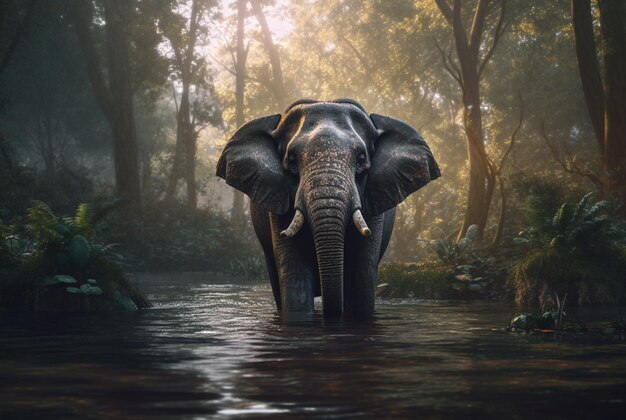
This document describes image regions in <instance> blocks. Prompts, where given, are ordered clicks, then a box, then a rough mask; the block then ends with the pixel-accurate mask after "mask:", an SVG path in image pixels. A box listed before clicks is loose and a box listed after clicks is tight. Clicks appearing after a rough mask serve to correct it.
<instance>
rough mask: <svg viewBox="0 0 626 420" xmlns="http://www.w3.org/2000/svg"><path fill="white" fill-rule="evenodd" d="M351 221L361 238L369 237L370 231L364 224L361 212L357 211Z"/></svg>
mask: <svg viewBox="0 0 626 420" xmlns="http://www.w3.org/2000/svg"><path fill="white" fill-rule="evenodd" d="M352 220H353V221H354V225H355V226H356V228H357V229H358V230H359V232H361V235H363V236H366V237H367V236H370V235H371V234H372V231H371V230H370V228H368V227H367V223H365V219H363V215H362V214H361V210H359V209H357V210H356V211H355V212H354V214H353V215H352Z"/></svg>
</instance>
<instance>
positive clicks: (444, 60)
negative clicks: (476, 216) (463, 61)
mask: <svg viewBox="0 0 626 420" xmlns="http://www.w3.org/2000/svg"><path fill="white" fill-rule="evenodd" d="M435 46H436V47H437V49H438V50H439V52H440V53H441V62H442V63H443V66H444V67H445V69H446V70H447V71H448V73H450V75H451V76H452V77H453V78H454V80H456V81H457V83H458V84H459V86H461V89H463V80H462V78H461V73H460V72H458V69H457V68H456V67H455V66H454V64H452V62H451V60H450V56H448V58H446V53H445V51H444V50H443V48H441V46H440V45H439V42H435ZM448 61H450V65H448Z"/></svg>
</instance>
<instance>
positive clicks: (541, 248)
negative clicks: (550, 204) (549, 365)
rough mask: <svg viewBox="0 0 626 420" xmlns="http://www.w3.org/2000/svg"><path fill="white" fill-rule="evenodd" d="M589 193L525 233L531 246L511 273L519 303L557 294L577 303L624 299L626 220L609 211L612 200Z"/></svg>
mask: <svg viewBox="0 0 626 420" xmlns="http://www.w3.org/2000/svg"><path fill="white" fill-rule="evenodd" d="M591 197H592V194H591V193H589V194H586V195H585V196H584V197H583V198H582V199H581V200H579V202H578V203H577V204H576V205H575V206H572V205H570V204H568V203H563V204H562V205H561V206H560V207H559V209H558V210H557V211H556V213H555V214H554V216H553V217H552V218H551V223H550V224H549V225H544V224H541V225H536V226H531V228H530V229H529V230H528V231H527V232H531V234H532V238H531V240H530V241H528V243H529V244H531V248H530V250H529V252H528V254H527V256H526V257H525V258H524V260H523V261H521V262H520V263H518V264H517V265H515V266H514V267H513V269H512V271H511V275H510V277H509V281H510V284H511V285H512V287H513V289H514V291H515V297H516V300H517V301H520V302H531V303H537V302H539V303H542V304H543V303H544V302H545V301H546V299H549V298H550V296H551V295H552V294H553V293H558V294H559V295H565V294H567V295H569V296H570V297H571V299H574V300H575V301H579V302H582V301H589V302H595V301H605V302H619V301H620V300H621V299H623V298H624V292H625V290H624V285H625V283H626V277H625V275H624V273H626V247H624V239H625V238H626V224H625V222H624V221H623V220H620V219H617V218H614V217H611V216H610V215H608V214H606V211H607V210H609V209H610V203H609V202H608V201H605V200H601V201H598V202H596V203H593V204H592V202H591Z"/></svg>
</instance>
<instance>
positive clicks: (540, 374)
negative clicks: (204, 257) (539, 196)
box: [0, 274, 626, 419]
mask: <svg viewBox="0 0 626 420" xmlns="http://www.w3.org/2000/svg"><path fill="white" fill-rule="evenodd" d="M136 278H137V281H138V283H139V284H140V285H141V287H142V289H143V290H144V291H145V292H146V293H147V294H148V296H149V298H150V299H151V300H152V301H153V302H154V303H155V307H154V308H153V309H150V310H146V311H142V312H140V313H116V314H91V315H86V316H85V315H54V316H53V315H45V314H38V315H32V314H31V315H28V314H22V315H0V418H7V419H9V418H42V417H43V418H59V417H61V418H71V417H80V418H84V417H92V418H111V417H125V418H159V417H161V418H172V417H181V418H206V417H217V418H244V417H252V418H258V417H267V418H276V417H278V418H281V417H282V418H302V417H309V418H355V417H363V418H370V417H375V418H385V417H408V416H411V417H415V416H421V417H425V418H441V417H447V418H467V417H472V418H473V417H480V418H503V417H507V418H573V417H576V418H611V417H621V416H623V415H624V414H623V413H624V412H625V411H624V410H625V409H626V403H625V398H626V344H625V341H624V340H623V338H620V337H615V336H609V335H603V334H583V335H576V334H566V335H563V336H556V335H552V336H541V337H540V336H537V335H525V334H513V333H506V332H504V331H502V330H501V328H500V327H502V326H503V325H505V324H506V322H507V320H508V319H509V317H510V314H511V313H512V312H515V311H516V308H515V307H513V306H512V305H508V304H502V303H487V302H470V303H467V302H462V303H459V302H456V303H454V302H426V301H417V300H406V301H401V300H384V301H381V302H379V303H378V305H377V317H376V319H375V320H373V321H370V322H354V321H325V320H323V319H322V318H321V316H320V314H319V313H316V315H315V316H313V317H312V318H309V319H300V320H298V319H295V320H283V319H281V318H280V317H278V316H277V315H276V313H275V311H274V309H273V301H272V297H271V292H270V290H269V285H267V284H265V283H246V282H234V280H233V279H224V278H221V279H220V278H215V277H212V276H210V275H208V274H171V275H137V276H136ZM609 310H610V308H591V309H586V310H584V312H585V313H583V314H582V315H583V316H585V317H586V318H588V319H593V318H602V317H609V316H611V314H610V312H609V313H607V311H609Z"/></svg>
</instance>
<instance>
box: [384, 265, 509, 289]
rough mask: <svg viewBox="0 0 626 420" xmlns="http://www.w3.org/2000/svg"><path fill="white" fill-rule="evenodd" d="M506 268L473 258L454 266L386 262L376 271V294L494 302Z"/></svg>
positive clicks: (500, 287)
mask: <svg viewBox="0 0 626 420" xmlns="http://www.w3.org/2000/svg"><path fill="white" fill-rule="evenodd" d="M506 275H507V269H506V268H503V267H501V266H500V265H499V264H497V263H496V261H495V260H494V259H480V258H477V259H474V260H471V261H466V263H464V264H460V265H456V264H450V263H448V262H444V261H441V260H435V259H428V260H425V261H422V262H419V263H410V264H402V263H390V264H385V265H383V266H382V267H381V268H380V271H379V274H378V282H379V285H378V295H379V297H389V298H417V299H497V298H501V297H502V295H503V290H502V285H503V283H504V278H505V277H506Z"/></svg>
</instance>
